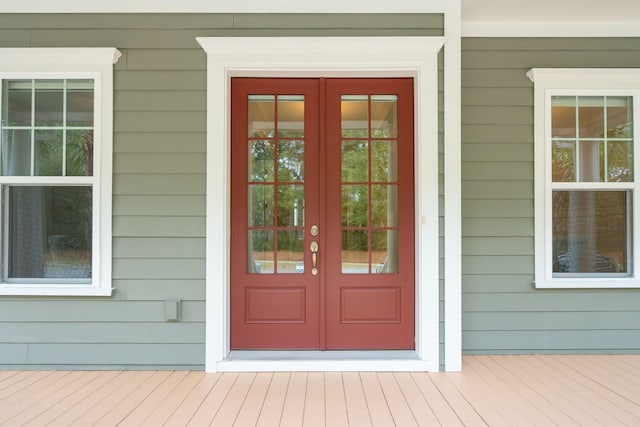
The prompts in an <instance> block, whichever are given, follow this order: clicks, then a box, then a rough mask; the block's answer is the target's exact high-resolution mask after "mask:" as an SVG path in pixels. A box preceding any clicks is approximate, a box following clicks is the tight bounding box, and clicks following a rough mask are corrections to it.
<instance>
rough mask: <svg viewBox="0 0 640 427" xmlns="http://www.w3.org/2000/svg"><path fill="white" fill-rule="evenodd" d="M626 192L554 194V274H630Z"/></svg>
mask: <svg viewBox="0 0 640 427" xmlns="http://www.w3.org/2000/svg"><path fill="white" fill-rule="evenodd" d="M630 199H631V194H630V193H628V192H626V191H554V192H553V206H552V209H553V211H552V212H553V272H554V273H631V271H630V267H629V265H628V263H627V259H628V258H629V254H628V253H627V248H628V247H630V245H629V243H630V242H629V239H630V235H629V229H628V226H627V225H628V224H629V219H630V218H628V217H627V215H631V212H630V210H631V202H630Z"/></svg>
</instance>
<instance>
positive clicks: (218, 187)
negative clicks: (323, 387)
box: [197, 37, 444, 372]
mask: <svg viewBox="0 0 640 427" xmlns="http://www.w3.org/2000/svg"><path fill="white" fill-rule="evenodd" d="M197 40H198V43H200V45H201V46H202V47H203V49H204V50H205V51H206V52H207V213H206V230H207V231H206V235H207V236H206V253H207V255H206V324H207V328H206V343H205V369H206V370H207V371H209V372H212V371H220V370H246V369H252V370H278V369H282V368H286V365H287V363H289V362H287V361H280V362H278V361H275V362H273V363H271V362H269V361H262V362H261V361H253V362H250V363H249V365H247V364H243V363H240V362H237V361H233V360H227V359H226V358H227V355H228V354H229V351H230V344H229V341H230V340H229V338H230V329H229V286H230V280H229V242H230V238H231V236H230V233H229V229H230V226H229V224H230V222H229V221H230V220H229V216H230V204H229V194H230V150H229V144H230V142H229V141H230V115H229V114H230V81H231V80H230V79H231V77H241V76H242V77H274V76H277V77H321V76H324V77H413V78H414V79H415V83H414V90H415V95H414V96H415V98H414V103H415V162H416V169H415V170H416V175H415V182H416V186H415V187H416V188H415V200H416V212H415V218H416V234H415V242H416V276H415V281H416V294H415V300H416V319H415V320H416V355H417V358H418V361H417V362H418V363H408V361H403V360H368V361H361V362H362V363H360V362H358V363H357V366H358V369H360V370H367V369H370V370H384V369H386V370H395V369H398V370H405V369H406V368H407V366H411V369H422V370H429V371H437V370H438V369H439V361H440V359H439V313H440V310H439V302H438V295H439V277H438V273H439V265H438V264H439V247H438V240H439V239H438V105H437V100H438V96H437V93H438V70H437V53H438V51H439V50H440V48H441V47H442V45H443V44H444V38H442V37H321V38H318V37H308V38H295V37H287V38H282V37H268V38H252V37H238V38H226V37H215V38H209V37H204V38H198V39H197ZM374 51H375V52H378V53H379V54H378V55H375V57H372V56H371V52H374ZM336 357H339V356H336ZM412 362H416V361H412ZM300 363H301V364H300V365H299V366H298V365H297V366H298V369H305V370H323V369H325V368H328V367H330V368H331V369H336V370H353V369H354V366H356V365H354V364H353V363H349V361H343V362H341V361H339V360H309V361H304V362H302V361H301V362H300ZM289 368H290V363H289Z"/></svg>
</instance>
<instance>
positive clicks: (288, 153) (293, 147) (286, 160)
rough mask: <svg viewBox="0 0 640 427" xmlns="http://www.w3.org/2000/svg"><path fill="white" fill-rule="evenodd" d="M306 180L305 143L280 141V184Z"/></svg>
mask: <svg viewBox="0 0 640 427" xmlns="http://www.w3.org/2000/svg"><path fill="white" fill-rule="evenodd" d="M303 180H304V142H303V141H297V140H292V141H278V182H300V181H303Z"/></svg>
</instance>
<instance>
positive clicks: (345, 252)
mask: <svg viewBox="0 0 640 427" xmlns="http://www.w3.org/2000/svg"><path fill="white" fill-rule="evenodd" d="M342 273H345V274H367V273H369V233H368V232H367V231H366V230H345V231H343V232H342Z"/></svg>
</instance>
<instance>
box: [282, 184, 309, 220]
mask: <svg viewBox="0 0 640 427" xmlns="http://www.w3.org/2000/svg"><path fill="white" fill-rule="evenodd" d="M278 226H279V227H302V226H304V186H302V185H279V186H278Z"/></svg>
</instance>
